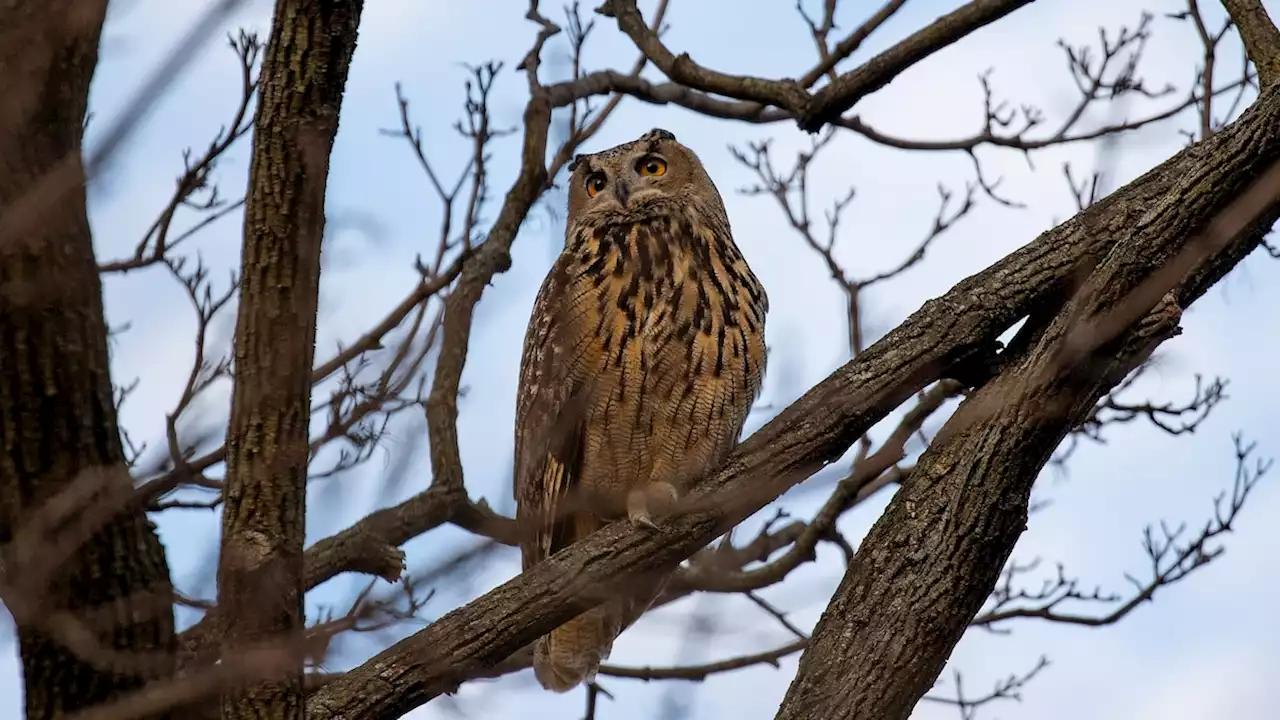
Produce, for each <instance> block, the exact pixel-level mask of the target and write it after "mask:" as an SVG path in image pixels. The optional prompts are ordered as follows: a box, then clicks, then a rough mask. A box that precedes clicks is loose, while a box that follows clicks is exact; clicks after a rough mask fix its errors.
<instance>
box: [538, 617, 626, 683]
mask: <svg viewBox="0 0 1280 720" xmlns="http://www.w3.org/2000/svg"><path fill="white" fill-rule="evenodd" d="M621 620H622V607H621V604H620V603H619V601H617V600H612V601H607V602H605V603H604V604H603V605H599V606H596V607H594V608H592V609H590V610H588V611H586V612H585V613H583V614H581V615H579V616H578V617H576V618H574V619H572V620H570V621H569V622H567V623H565V624H564V625H561V626H560V627H558V628H556V629H555V630H552V631H551V634H549V635H547V636H545V637H541V638H539V639H538V641H537V642H536V643H535V644H534V646H533V674H534V676H536V677H537V678H538V682H539V683H541V684H542V687H544V688H546V689H547V690H551V691H552V692H558V693H562V692H568V691H570V690H572V689H574V688H575V687H577V686H578V685H579V684H581V683H583V682H594V681H595V679H596V671H597V670H598V669H599V668H600V663H601V661H603V660H605V659H606V658H608V657H609V651H610V650H612V649H613V641H614V639H615V638H616V637H617V636H618V632H619V631H620V630H621V629H622V628H621V625H622V622H621Z"/></svg>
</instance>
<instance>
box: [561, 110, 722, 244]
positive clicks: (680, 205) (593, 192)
mask: <svg viewBox="0 0 1280 720" xmlns="http://www.w3.org/2000/svg"><path fill="white" fill-rule="evenodd" d="M569 169H570V174H569V217H570V218H571V219H572V220H574V221H575V222H588V223H592V224H595V223H602V222H604V223H627V222H636V221H640V220H645V219H648V218H652V217H655V216H662V215H668V214H671V213H672V212H674V211H677V210H681V209H686V208H690V207H694V208H700V209H702V210H703V211H704V212H708V213H712V214H715V215H718V216H723V215H724V202H723V201H722V200H721V198H720V193H719V192H718V191H717V190H716V187H715V184H713V183H712V182H711V178H710V177H709V176H708V175H707V171H706V170H705V169H703V167H702V162H701V161H700V160H698V156H697V155H695V154H694V153H693V151H692V150H690V149H689V148H687V147H685V146H684V145H681V144H680V143H678V142H676V136H675V135H673V134H672V133H671V132H669V131H667V130H663V129H662V128H654V129H653V130H650V131H649V132H647V133H645V134H644V135H641V136H640V137H639V138H637V139H635V140H632V141H631V142H629V143H623V144H622V145H618V146H617V147H612V148H609V149H608V150H602V151H600V152H598V153H595V154H592V155H578V156H577V157H575V158H574V159H573V163H572V164H571V165H570V166H569Z"/></svg>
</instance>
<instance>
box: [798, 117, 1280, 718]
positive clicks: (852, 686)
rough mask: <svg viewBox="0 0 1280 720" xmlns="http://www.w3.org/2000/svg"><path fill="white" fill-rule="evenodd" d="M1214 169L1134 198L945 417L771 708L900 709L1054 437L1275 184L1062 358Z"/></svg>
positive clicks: (978, 588) (1018, 523) (826, 714)
mask: <svg viewBox="0 0 1280 720" xmlns="http://www.w3.org/2000/svg"><path fill="white" fill-rule="evenodd" d="M1277 119H1278V116H1277V115H1276V114H1275V103H1274V102H1273V103H1272V105H1271V115H1270V117H1269V118H1268V119H1267V120H1265V121H1257V120H1256V119H1255V122H1254V123H1253V125H1251V126H1250V128H1249V129H1251V130H1252V131H1253V132H1252V133H1249V132H1246V133H1237V134H1236V135H1237V137H1236V138H1234V140H1235V142H1233V143H1228V144H1226V146H1225V147H1222V148H1220V150H1221V151H1223V152H1232V153H1236V154H1237V156H1238V157H1240V158H1241V159H1243V158H1244V157H1245V156H1252V157H1254V158H1257V159H1258V160H1259V161H1266V160H1267V159H1270V160H1271V161H1273V162H1274V161H1275V160H1276V158H1277V157H1278V153H1277V151H1276V150H1275V149H1274V148H1272V149H1270V150H1269V151H1268V152H1266V153H1263V154H1260V155H1254V153H1256V152H1257V150H1258V144H1259V143H1258V141H1259V139H1260V138H1259V137H1258V133H1263V132H1268V133H1270V132H1274V131H1273V130H1269V129H1266V128H1268V127H1270V128H1274V127H1275V125H1274V123H1275V122H1276V120H1277ZM1214 175H1216V173H1214V172H1213V171H1212V169H1211V168H1208V167H1205V168H1201V169H1200V172H1197V173H1194V174H1193V175H1190V176H1188V177H1186V178H1184V179H1183V180H1182V181H1181V182H1180V183H1179V186H1180V187H1179V188H1177V189H1175V191H1174V192H1172V193H1171V194H1170V196H1169V199H1168V200H1167V201H1166V202H1164V203H1161V204H1160V205H1157V206H1154V207H1151V208H1148V218H1147V222H1146V223H1143V224H1142V225H1140V226H1138V227H1135V228H1133V230H1132V231H1131V232H1130V233H1129V236H1128V237H1126V238H1124V239H1122V241H1121V243H1120V244H1119V245H1117V247H1116V248H1115V249H1114V250H1113V252H1112V253H1111V254H1109V255H1108V257H1107V258H1106V260H1105V261H1104V263H1103V264H1102V265H1101V266H1100V267H1099V268H1098V269H1097V271H1096V272H1095V273H1094V274H1093V275H1092V276H1091V277H1090V278H1089V280H1088V282H1087V283H1086V284H1085V285H1084V286H1083V287H1082V288H1081V289H1080V291H1079V292H1078V293H1077V295H1076V296H1075V298H1074V299H1073V301H1072V302H1071V303H1070V304H1068V305H1067V307H1066V308H1065V309H1063V310H1062V311H1061V312H1060V313H1058V314H1057V316H1056V317H1055V318H1054V319H1053V321H1052V323H1051V324H1050V325H1049V326H1048V327H1047V328H1041V329H1037V330H1036V331H1035V335H1036V337H1035V338H1034V339H1030V340H1029V341H1028V342H1027V343H1026V345H1027V346H1029V348H1030V349H1029V350H1028V351H1027V352H1025V353H1024V354H1023V355H1022V357H1020V358H1018V359H1017V361H1016V363H1014V364H1013V365H1012V366H1011V367H1009V368H1007V369H1006V370H1005V372H1004V373H1002V374H1001V375H1000V376H999V377H997V378H996V379H995V380H994V381H992V382H991V383H990V384H988V385H986V386H985V387H983V388H981V389H980V390H979V391H978V392H976V393H974V394H973V395H971V396H970V397H969V398H968V399H967V400H966V401H965V402H964V404H963V405H962V406H961V408H960V409H959V410H958V411H957V412H956V414H955V415H953V416H952V418H951V419H950V420H949V421H948V422H947V424H946V426H944V428H943V430H942V431H941V432H940V433H939V434H938V436H937V437H936V438H935V439H934V442H933V443H932V444H931V445H930V448H929V449H928V450H927V451H926V452H925V454H924V455H923V456H922V457H921V458H920V460H919V461H918V462H917V463H916V465H915V469H914V470H913V471H912V475H911V482H910V483H908V484H907V485H906V487H904V488H903V490H902V491H901V492H899V493H898V494H897V495H895V496H894V498H893V501H892V502H891V503H890V504H889V507H888V508H887V509H886V511H885V513H884V515H882V516H881V517H880V519H879V520H878V521H877V522H876V524H875V525H874V526H873V527H872V529H871V531H870V532H869V533H868V535H867V537H866V538H865V539H864V540H863V542H862V547H861V549H860V551H859V552H858V554H857V555H856V556H855V558H854V560H853V562H852V563H850V565H849V568H848V569H847V571H846V573H845V576H844V578H843V580H842V582H841V584H840V586H839V588H838V589H837V590H836V593H835V596H834V597H833V599H832V601H831V603H830V604H829V605H828V606H827V609H826V611H824V613H823V615H822V618H821V619H820V620H819V622H818V625H817V627H816V628H815V629H814V633H813V636H812V639H811V643H810V646H809V648H808V649H807V650H806V651H805V653H804V655H803V656H802V657H801V661H800V667H799V671H798V673H797V676H796V678H795V680H794V681H793V682H792V685H791V688H790V689H789V691H788V693H787V696H786V698H785V699H784V701H783V704H782V707H781V709H780V711H779V713H778V716H777V717H778V718H779V720H817V719H818V718H822V719H823V720H827V719H828V718H831V719H839V720H846V719H847V720H855V719H857V720H863V719H865V720H872V719H873V718H874V719H875V720H881V719H886V720H892V719H894V718H901V719H903V720H905V719H906V718H907V717H909V716H910V714H911V712H912V710H913V709H914V707H915V705H916V703H917V702H918V701H919V699H920V697H921V696H923V695H924V693H925V692H927V691H928V690H929V689H930V687H932V685H933V683H934V681H935V680H936V679H937V677H938V674H939V673H940V672H941V671H942V669H943V666H944V664H945V663H946V660H947V658H948V657H949V656H950V654H951V651H952V649H953V648H954V647H955V644H956V643H957V642H959V640H960V638H961V636H962V635H963V634H964V632H965V630H966V629H967V628H968V624H969V622H970V620H972V618H973V616H974V615H975V614H976V613H977V612H978V610H979V609H980V608H981V607H982V604H983V602H984V601H985V600H986V598H987V597H988V595H989V594H990V592H991V589H992V588H993V587H994V586H995V583H996V582H997V580H998V577H999V575H1000V572H1001V570H1002V568H1003V567H1004V564H1005V562H1006V561H1007V560H1008V558H1009V555H1010V553H1011V552H1012V551H1013V547H1014V545H1015V543H1016V542H1017V540H1018V537H1019V536H1020V535H1021V534H1022V532H1023V530H1024V529H1025V527H1026V522H1027V514H1028V502H1029V500H1030V494H1031V488H1032V486H1033V485H1034V483H1035V480H1036V478H1037V477H1038V475H1039V473H1040V470H1041V469H1042V468H1043V467H1044V465H1045V463H1046V462H1048V460H1049V458H1050V456H1051V455H1052V453H1053V451H1054V449H1055V448H1056V447H1057V446H1058V444H1059V443H1060V442H1061V440H1062V438H1063V437H1064V436H1065V435H1066V433H1067V432H1068V431H1069V430H1070V429H1071V427H1073V426H1074V425H1075V424H1076V423H1077V422H1079V420H1080V419H1082V417H1083V416H1084V414H1085V413H1087V412H1089V410H1090V409H1091V408H1093V406H1094V404H1095V403H1096V402H1097V401H1098V400H1099V399H1100V398H1101V397H1102V395H1104V394H1105V393H1106V392H1107V391H1108V390H1110V389H1111V388H1112V387H1113V386H1114V385H1115V384H1116V383H1118V382H1119V381H1120V380H1122V379H1123V378H1124V376H1125V375H1126V374H1127V373H1128V372H1130V371H1131V370H1132V369H1133V368H1134V367H1136V366H1137V365H1138V364H1140V363H1141V362H1142V361H1143V360H1145V359H1146V357H1147V356H1149V354H1150V352H1151V350H1153V349H1154V347H1155V346H1156V345H1158V344H1159V343H1160V342H1162V341H1164V340H1165V339H1167V338H1168V337H1171V335H1172V334H1173V331H1175V330H1176V327H1177V321H1178V319H1179V317H1180V313H1181V308H1182V306H1183V304H1184V303H1190V302H1191V301H1193V300H1194V299H1196V298H1198V297H1199V296H1200V295H1201V294H1203V292H1204V291H1205V290H1206V289H1207V288H1208V287H1209V286H1210V285H1211V284H1212V282H1214V281H1216V280H1217V279H1219V278H1221V277H1222V275H1223V274H1225V272H1226V271H1227V270H1229V269H1230V268H1231V267H1233V266H1234V265H1235V264H1236V263H1238V262H1239V260H1240V259H1241V258H1242V257H1243V256H1244V255H1246V254H1247V253H1248V252H1250V251H1252V250H1253V249H1254V248H1256V247H1257V245H1258V243H1259V241H1260V240H1261V238H1262V234H1263V233H1264V232H1265V231H1266V230H1267V229H1269V228H1270V226H1271V224H1272V223H1273V222H1274V221H1275V219H1276V216H1277V212H1276V210H1277V208H1278V207H1280V196H1276V195H1274V194H1273V195H1272V196H1271V200H1270V202H1269V207H1267V208H1265V209H1264V210H1263V211H1262V213H1261V215H1260V216H1258V215H1254V216H1253V219H1252V220H1251V221H1250V222H1249V225H1250V226H1251V227H1250V228H1249V230H1248V231H1247V232H1246V233H1245V234H1244V235H1243V236H1242V237H1238V238H1237V239H1235V240H1234V241H1233V242H1232V243H1231V245H1230V246H1229V247H1228V248H1226V249H1225V250H1223V251H1221V252H1219V253H1216V254H1215V256H1214V257H1213V259H1212V260H1211V261H1209V262H1207V263H1203V264H1202V265H1201V266H1200V267H1199V268H1198V269H1197V270H1196V271H1195V272H1193V273H1191V274H1190V276H1189V278H1188V280H1189V281H1188V282H1186V283H1183V284H1181V286H1180V287H1179V288H1178V290H1177V291H1176V292H1171V293H1169V295H1168V302H1167V303H1166V304H1165V305H1164V306H1163V307H1161V308H1158V309H1157V310H1155V311H1153V313H1152V314H1151V315H1148V317H1147V319H1146V320H1145V321H1144V322H1142V323H1139V324H1138V326H1137V329H1135V330H1133V331H1129V332H1127V334H1124V335H1122V336H1121V340H1120V341H1119V342H1116V341H1113V342H1108V343H1105V344H1103V345H1102V346H1101V347H1099V348H1097V349H1096V350H1095V351H1094V352H1092V353H1090V354H1089V355H1087V356H1085V357H1084V358H1082V359H1080V360H1078V361H1075V362H1069V363H1068V362H1067V358H1068V357H1069V356H1068V355H1067V354H1066V353H1067V352H1068V349H1069V344H1070V343H1071V341H1072V337H1073V336H1072V333H1073V329H1074V328H1075V327H1077V325H1076V324H1077V323H1078V322H1079V321H1080V320H1081V319H1082V318H1091V317H1097V316H1098V315H1099V314H1100V313H1103V312H1107V311H1109V310H1110V309H1113V308H1116V307H1119V306H1120V305H1121V304H1122V303H1126V302H1131V301H1132V300H1131V298H1132V297H1133V293H1134V291H1135V288H1138V287H1139V286H1140V284H1141V283H1142V282H1143V281H1144V280H1145V279H1146V278H1148V277H1150V276H1151V275H1152V274H1153V273H1155V272H1156V271H1157V270H1158V269H1159V268H1161V267H1163V266H1165V265H1166V264H1167V263H1169V262H1171V261H1172V259H1173V257H1174V255H1175V251H1177V250H1178V249H1179V246H1180V245H1182V244H1183V243H1182V238H1184V237H1185V236H1186V233H1180V232H1178V231H1176V230H1174V228H1178V227H1180V226H1181V221H1184V220H1189V219H1191V218H1194V217H1196V216H1198V215H1199V214H1200V213H1201V212H1203V210H1202V208H1200V207H1194V206H1196V205H1199V204H1200V203H1199V202H1197V201H1198V200H1200V198H1202V197H1203V195H1204V192H1203V189H1204V188H1207V187H1209V185H1207V184H1206V183H1210V182H1212V180H1213V179H1214V177H1213V176H1214ZM1216 179H1218V180H1220V181H1222V182H1225V183H1227V185H1228V187H1227V188H1226V190H1228V191H1234V192H1235V193H1239V192H1241V190H1242V188H1241V186H1240V180H1241V177H1240V176H1239V175H1237V176H1232V177H1218V178H1216ZM1272 192H1273V193H1274V190H1273V191H1272ZM1179 199H1181V201H1179ZM1189 206H1192V207H1189ZM1184 212H1185V214H1184ZM1202 222H1203V221H1202ZM1028 335H1031V333H1028Z"/></svg>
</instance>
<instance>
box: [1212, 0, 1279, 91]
mask: <svg viewBox="0 0 1280 720" xmlns="http://www.w3.org/2000/svg"><path fill="white" fill-rule="evenodd" d="M1222 4H1223V5H1226V6H1227V12H1228V13H1229V14H1230V15H1231V20H1232V22H1234V23H1235V24H1236V28H1237V29H1239V30H1240V39H1241V40H1242V41H1243V42H1244V49H1245V53H1246V54H1247V55H1248V56H1249V59H1250V60H1252V61H1253V65H1254V67H1256V68H1258V80H1259V81H1260V83H1261V85H1262V87H1264V88H1269V87H1273V86H1274V85H1275V84H1276V83H1280V30H1277V29H1276V26H1275V23H1274V22H1272V21H1271V16H1270V15H1268V14H1267V9H1266V8H1265V7H1263V6H1262V0H1222Z"/></svg>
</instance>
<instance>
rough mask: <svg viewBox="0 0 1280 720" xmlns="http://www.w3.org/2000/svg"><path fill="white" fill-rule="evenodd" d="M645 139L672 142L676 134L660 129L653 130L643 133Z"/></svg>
mask: <svg viewBox="0 0 1280 720" xmlns="http://www.w3.org/2000/svg"><path fill="white" fill-rule="evenodd" d="M645 137H647V138H653V139H655V140H671V141H673V142H674V141H675V139H676V134H675V133H673V132H671V131H670V130H664V129H662V128H654V129H652V130H650V131H649V132H647V133H645Z"/></svg>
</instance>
